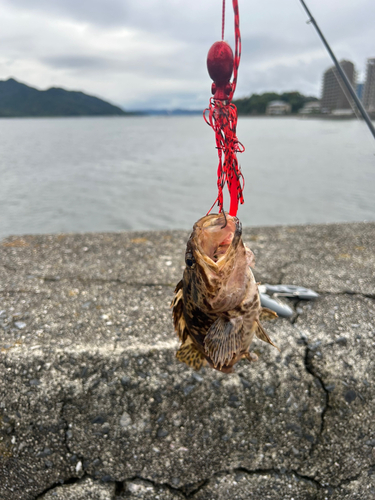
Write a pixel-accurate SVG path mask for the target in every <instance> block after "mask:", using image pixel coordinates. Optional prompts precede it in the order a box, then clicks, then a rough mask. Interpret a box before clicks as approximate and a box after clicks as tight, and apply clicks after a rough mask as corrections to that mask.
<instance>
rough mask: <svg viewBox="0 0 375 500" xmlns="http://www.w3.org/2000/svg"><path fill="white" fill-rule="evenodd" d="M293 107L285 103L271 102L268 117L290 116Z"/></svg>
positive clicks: (268, 106) (268, 107)
mask: <svg viewBox="0 0 375 500" xmlns="http://www.w3.org/2000/svg"><path fill="white" fill-rule="evenodd" d="M291 110H292V106H291V105H290V104H288V103H287V102H285V101H271V102H269V103H268V105H267V109H266V114H267V115H288V114H289V113H290V112H291Z"/></svg>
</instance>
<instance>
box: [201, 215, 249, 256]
mask: <svg viewBox="0 0 375 500" xmlns="http://www.w3.org/2000/svg"><path fill="white" fill-rule="evenodd" d="M194 230H195V233H196V236H197V240H196V241H197V244H198V247H199V249H200V251H201V254H202V255H204V256H206V257H208V258H209V259H210V260H211V261H212V262H214V263H215V264H217V263H219V262H222V261H223V260H225V256H226V255H227V254H228V250H229V248H230V247H235V248H236V247H237V245H238V242H239V241H240V238H241V234H242V227H241V223H240V221H239V220H238V219H237V217H233V216H231V215H228V214H225V216H224V214H223V213H221V214H211V215H206V216H205V217H202V218H201V219H200V220H199V221H198V222H197V223H196V224H195V226H194Z"/></svg>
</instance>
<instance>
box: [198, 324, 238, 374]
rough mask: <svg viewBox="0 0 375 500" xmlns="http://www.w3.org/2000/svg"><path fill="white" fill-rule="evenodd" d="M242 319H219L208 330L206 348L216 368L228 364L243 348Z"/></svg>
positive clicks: (205, 339) (205, 340)
mask: <svg viewBox="0 0 375 500" xmlns="http://www.w3.org/2000/svg"><path fill="white" fill-rule="evenodd" d="M242 338H243V324H242V318H233V319H231V320H229V321H228V320H225V319H223V318H218V319H217V320H216V321H215V322H214V323H213V324H212V325H211V326H210V328H209V329H208V331H207V335H206V336H205V338H204V348H205V351H206V353H207V354H208V355H209V357H210V359H211V361H212V363H213V365H214V367H215V368H216V367H217V366H219V367H220V368H221V367H222V366H223V365H226V364H228V363H229V362H230V361H231V360H232V359H233V355H234V354H236V353H239V352H240V351H241V348H242Z"/></svg>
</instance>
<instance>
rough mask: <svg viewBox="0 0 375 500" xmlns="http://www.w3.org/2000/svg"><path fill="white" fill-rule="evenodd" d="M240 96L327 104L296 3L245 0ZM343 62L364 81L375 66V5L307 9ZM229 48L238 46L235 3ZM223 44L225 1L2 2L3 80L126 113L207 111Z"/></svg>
mask: <svg viewBox="0 0 375 500" xmlns="http://www.w3.org/2000/svg"><path fill="white" fill-rule="evenodd" d="M239 4H240V20H241V34H242V47H243V50H242V54H243V55H242V60H241V66H240V73H239V82H238V86H237V91H236V97H243V96H247V95H250V94H251V93H253V92H263V91H268V90H269V91H271V90H273V91H285V90H299V91H301V92H303V93H306V94H310V95H316V96H319V93H320V87H321V79H322V73H323V71H324V70H325V69H326V68H327V67H329V66H331V61H330V59H329V57H328V55H327V53H326V51H325V49H324V48H323V46H322V44H321V42H320V40H319V38H318V36H317V34H316V33H315V30H314V28H313V27H312V26H311V25H308V24H306V20H307V16H306V14H305V12H304V11H303V9H302V6H301V4H300V2H299V1H298V0H263V1H262V2H259V1H255V0H239ZM307 4H308V6H309V7H310V9H311V11H312V13H313V15H314V16H315V18H316V20H317V22H318V23H319V24H320V26H321V29H322V31H323V33H324V34H325V35H326V37H327V39H328V41H329V42H330V44H331V46H332V48H333V50H334V51H335V53H336V56H337V57H338V58H339V59H342V58H346V59H350V60H352V61H353V62H354V63H355V65H356V68H357V71H358V76H359V79H360V80H361V79H363V77H364V73H365V65H366V59H367V58H368V57H375V45H374V40H375V23H374V20H375V1H374V0H307ZM226 12H227V15H226V32H225V33H226V34H225V39H226V40H227V41H228V42H229V43H231V44H233V14H232V6H231V1H230V0H227V9H226ZM220 37H221V0H0V43H1V50H0V79H1V80H3V79H7V78H9V77H11V76H12V77H14V78H16V79H18V80H20V81H22V82H24V83H28V84H29V85H32V86H35V87H37V88H39V89H46V88H48V87H51V86H59V87H64V88H66V89H69V90H82V91H84V92H87V93H90V94H93V95H97V96H99V97H102V98H104V99H107V100H109V101H111V102H113V103H115V104H118V105H121V106H123V107H124V108H125V109H142V108H143V109H145V108H177V107H183V108H193V109H200V108H203V107H205V106H206V104H207V100H208V98H209V96H210V86H211V81H210V79H209V77H208V74H207V70H206V56H207V52H208V49H209V48H210V46H211V44H212V43H213V42H215V41H217V40H219V39H220Z"/></svg>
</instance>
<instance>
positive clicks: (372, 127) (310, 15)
mask: <svg viewBox="0 0 375 500" xmlns="http://www.w3.org/2000/svg"><path fill="white" fill-rule="evenodd" d="M300 2H301V4H302V6H303V8H304V9H305V11H306V12H307V15H308V16H309V18H310V19H309V22H310V23H311V24H312V25H313V26H314V28H315V29H316V31H317V33H318V35H319V36H320V39H321V40H322V42H323V44H324V46H325V48H326V49H327V51H328V53H329V55H330V56H331V59H332V61H333V62H334V64H335V66H336V69H337V71H338V72H339V74H340V76H341V78H342V80H343V82H344V83H345V85H346V88H347V89H348V91H349V93H350V95H351V97H352V98H353V100H354V102H355V103H356V105H357V107H358V109H359V111H360V112H361V115H362V116H363V119H364V120H365V122H366V123H367V126H368V128H369V129H370V132H371V133H372V135H373V136H374V139H375V128H374V125H373V124H372V121H371V118H370V117H369V115H368V113H367V111H366V110H365V108H364V107H363V105H362V103H361V101H360V100H359V98H358V96H357V94H356V93H355V90H354V89H353V87H352V85H351V83H350V81H349V79H348V77H347V76H346V74H345V72H344V70H343V69H342V67H341V66H340V63H339V62H338V60H337V59H336V56H335V54H334V53H333V52H332V49H331V47H330V46H329V44H328V42H327V40H326V39H325V37H324V35H323V33H322V32H321V31H320V28H319V26H318V24H317V22H316V21H315V19H314V18H313V16H312V14H311V12H310V11H309V9H308V7H307V5H306V3H305V2H304V0H300Z"/></svg>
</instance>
